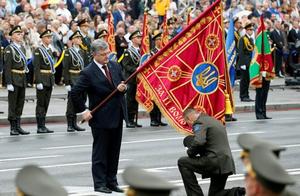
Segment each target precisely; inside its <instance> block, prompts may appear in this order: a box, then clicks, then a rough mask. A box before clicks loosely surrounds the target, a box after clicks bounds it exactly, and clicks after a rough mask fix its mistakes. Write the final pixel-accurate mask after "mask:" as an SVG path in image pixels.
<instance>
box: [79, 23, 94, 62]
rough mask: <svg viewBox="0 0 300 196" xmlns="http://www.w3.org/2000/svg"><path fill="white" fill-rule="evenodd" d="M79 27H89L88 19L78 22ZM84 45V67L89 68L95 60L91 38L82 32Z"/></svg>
mask: <svg viewBox="0 0 300 196" xmlns="http://www.w3.org/2000/svg"><path fill="white" fill-rule="evenodd" d="M78 26H79V27H81V26H89V23H88V21H87V19H83V20H81V21H79V22H78ZM81 34H82V44H81V45H80V48H81V49H82V50H83V51H84V60H85V62H84V65H85V66H87V65H88V64H90V63H91V62H92V60H93V56H92V52H91V43H92V40H91V38H89V37H88V35H84V34H83V33H82V32H81Z"/></svg>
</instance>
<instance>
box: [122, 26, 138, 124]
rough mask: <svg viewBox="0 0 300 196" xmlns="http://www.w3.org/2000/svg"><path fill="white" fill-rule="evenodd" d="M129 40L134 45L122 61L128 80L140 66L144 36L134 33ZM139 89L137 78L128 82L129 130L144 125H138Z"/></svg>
mask: <svg viewBox="0 0 300 196" xmlns="http://www.w3.org/2000/svg"><path fill="white" fill-rule="evenodd" d="M129 39H130V40H131V42H132V45H131V46H130V47H129V48H128V50H126V51H125V52H124V57H123V59H122V65H123V69H124V76H125V78H128V77H129V76H130V75H131V74H133V73H134V72H135V70H136V69H137V68H138V66H139V64H140V59H141V54H140V46H141V43H142V35H141V33H140V31H138V30H137V31H134V32H133V33H132V34H131V35H130V36H129ZM136 88H137V79H136V76H135V77H133V78H132V79H130V80H129V81H128V90H127V93H126V103H127V112H128V122H127V124H126V127H127V128H135V127H141V126H142V125H139V124H137V115H138V106H139V105H138V102H137V101H136V99H135V95H136Z"/></svg>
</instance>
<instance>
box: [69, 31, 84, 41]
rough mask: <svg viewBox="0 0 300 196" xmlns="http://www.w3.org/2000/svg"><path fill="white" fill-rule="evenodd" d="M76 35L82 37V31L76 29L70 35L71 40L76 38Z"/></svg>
mask: <svg viewBox="0 0 300 196" xmlns="http://www.w3.org/2000/svg"><path fill="white" fill-rule="evenodd" d="M76 37H82V35H81V33H80V31H78V30H77V31H75V32H74V33H73V34H72V35H71V36H70V38H69V40H72V39H74V38H76Z"/></svg>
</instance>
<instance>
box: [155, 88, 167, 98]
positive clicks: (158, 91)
mask: <svg viewBox="0 0 300 196" xmlns="http://www.w3.org/2000/svg"><path fill="white" fill-rule="evenodd" d="M155 90H156V92H157V94H158V95H159V96H160V97H162V96H163V95H164V93H165V91H164V89H163V87H162V85H158V86H157V87H156V88H155Z"/></svg>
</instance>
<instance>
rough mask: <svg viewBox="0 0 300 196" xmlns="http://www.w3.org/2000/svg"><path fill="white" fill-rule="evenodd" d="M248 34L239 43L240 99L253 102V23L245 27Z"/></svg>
mask: <svg viewBox="0 0 300 196" xmlns="http://www.w3.org/2000/svg"><path fill="white" fill-rule="evenodd" d="M245 30H246V34H245V35H244V36H242V37H241V38H240V40H239V43H238V51H239V53H238V57H239V58H238V61H237V65H238V66H239V68H240V70H241V82H240V99H241V101H243V102H250V101H253V100H252V99H250V97H249V83H250V76H249V67H250V63H251V59H252V52H253V49H254V42H253V39H252V35H253V32H254V24H253V23H251V22H248V23H246V25H245Z"/></svg>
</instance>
